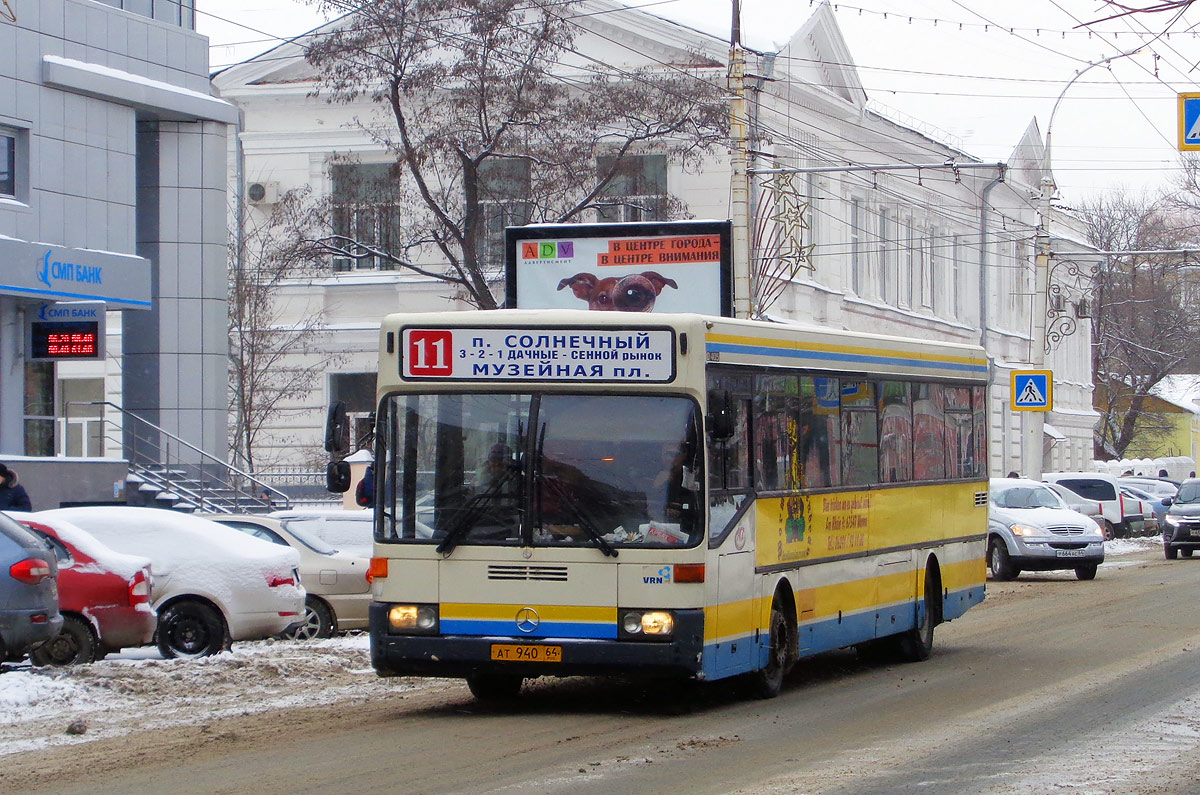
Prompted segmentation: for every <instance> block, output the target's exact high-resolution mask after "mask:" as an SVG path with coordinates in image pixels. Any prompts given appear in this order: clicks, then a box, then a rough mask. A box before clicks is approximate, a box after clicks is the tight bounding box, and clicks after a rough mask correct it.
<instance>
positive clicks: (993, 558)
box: [988, 538, 1018, 580]
mask: <svg viewBox="0 0 1200 795" xmlns="http://www.w3.org/2000/svg"><path fill="white" fill-rule="evenodd" d="M988 570H989V571H991V573H992V577H993V578H994V579H997V580H1011V579H1014V578H1015V577H1016V576H1017V574H1018V571H1017V569H1016V567H1015V566H1013V565H1012V560H1011V559H1010V558H1009V557H1008V547H1006V546H1004V541H1003V539H1000V538H993V539H992V543H991V544H989V545H988Z"/></svg>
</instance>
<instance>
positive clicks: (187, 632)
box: [32, 506, 304, 657]
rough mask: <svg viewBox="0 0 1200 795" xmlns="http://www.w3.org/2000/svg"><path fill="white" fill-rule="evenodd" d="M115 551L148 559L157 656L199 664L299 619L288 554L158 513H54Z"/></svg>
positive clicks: (296, 583) (294, 564) (296, 577)
mask: <svg viewBox="0 0 1200 795" xmlns="http://www.w3.org/2000/svg"><path fill="white" fill-rule="evenodd" d="M32 516H33V518H34V519H37V518H38V517H40V516H45V517H46V518H48V519H55V518H62V519H66V520H67V521H69V522H71V523H72V524H75V525H78V526H79V527H81V528H83V529H84V530H85V531H87V532H88V533H91V534H92V535H93V536H95V537H96V538H98V539H99V540H100V541H101V542H102V543H104V544H105V545H107V546H109V547H112V548H113V549H115V550H117V551H118V552H124V553H126V554H130V555H144V556H146V557H148V558H150V561H151V572H152V573H153V576H154V582H153V587H152V588H151V591H150V603H151V606H153V607H154V608H155V610H157V611H158V629H157V632H156V633H155V638H156V640H157V643H158V650H159V651H160V652H161V653H162V655H163V656H164V657H202V656H205V655H209V654H216V653H217V652H219V651H221V650H223V649H226V648H228V647H229V644H230V643H232V642H233V641H238V640H259V639H261V638H267V637H270V636H272V635H277V634H279V633H281V632H284V631H285V630H287V629H288V628H289V627H291V626H292V625H293V624H297V623H299V622H300V621H301V620H302V616H303V614H304V587H303V586H302V585H301V584H300V572H299V570H298V569H299V566H300V556H299V555H297V554H296V551H295V550H294V549H289V548H284V547H281V546H279V545H277V544H271V543H268V542H266V541H262V540H259V539H257V538H252V537H250V536H248V535H246V534H245V533H241V532H239V531H237V530H234V529H233V528H231V527H225V526H224V525H219V524H217V523H216V522H210V521H209V520H207V519H200V518H198V517H196V516H189V515H188V514H182V513H176V512H175V511H168V510H163V509H160V508H134V507H125V506H112V507H110V506H104V507H85V508H56V509H54V510H50V511H40V512H37V513H35V514H32Z"/></svg>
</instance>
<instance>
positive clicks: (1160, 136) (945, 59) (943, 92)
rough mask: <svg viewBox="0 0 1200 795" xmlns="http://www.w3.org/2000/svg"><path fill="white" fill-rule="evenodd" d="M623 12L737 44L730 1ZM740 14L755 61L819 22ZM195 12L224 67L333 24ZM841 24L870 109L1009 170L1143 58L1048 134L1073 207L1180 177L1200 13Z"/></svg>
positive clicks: (1041, 4)
mask: <svg viewBox="0 0 1200 795" xmlns="http://www.w3.org/2000/svg"><path fill="white" fill-rule="evenodd" d="M626 2H627V4H629V5H635V6H637V7H640V8H644V9H645V10H646V11H648V12H650V13H653V14H657V15H659V16H663V17H667V18H669V19H674V20H677V21H679V22H684V23H687V24H689V25H692V26H693V27H697V28H699V29H701V30H704V31H706V32H709V33H713V34H715V35H719V36H721V37H722V38H728V35H729V22H730V18H731V10H730V0H659V1H658V2H654V1H653V0H650V1H648V2H640V3H638V2H634V0H626ZM742 2H743V9H742V14H743V29H744V31H745V42H746V44H747V45H748V46H751V47H755V48H758V49H773V47H772V45H774V44H782V43H784V42H785V41H786V40H787V38H789V37H790V34H791V33H792V32H793V31H795V30H796V29H797V28H799V27H800V26H801V25H802V24H803V23H804V21H805V20H806V19H807V18H808V17H809V16H810V15H811V14H812V11H813V6H812V5H810V3H809V2H805V0H742ZM1149 4H1150V3H1149V2H1146V3H1142V4H1141V5H1149ZM1198 5H1200V4H1198ZM196 6H197V28H198V29H199V30H200V32H201V33H204V34H205V35H207V36H209V38H210V40H211V41H212V44H213V50H212V64H213V67H214V68H219V67H221V66H225V65H228V64H230V63H235V62H237V61H239V60H242V59H245V58H248V57H251V56H253V55H255V54H257V53H258V52H261V51H263V50H265V49H268V48H269V47H271V46H273V45H274V44H276V43H278V41H279V40H280V39H281V38H285V37H288V36H294V35H297V34H299V33H302V32H304V31H306V30H309V29H311V28H312V27H315V26H316V25H318V24H320V22H321V21H322V18H321V17H320V16H319V15H318V14H317V13H316V12H315V10H314V8H313V6H312V5H310V4H308V3H306V2H303V0H196ZM835 13H836V16H837V20H838V24H839V25H840V27H841V29H842V32H843V35H844V36H845V38H846V41H847V44H848V46H849V49H850V52H851V55H852V57H853V60H854V62H855V65H856V66H857V68H858V72H859V77H860V79H861V81H862V83H863V85H864V87H865V88H866V91H867V96H868V97H869V98H870V99H871V100H873V101H874V102H877V103H882V104H883V105H886V106H887V107H888V108H891V109H893V110H895V111H899V112H900V113H901V114H906V115H907V116H909V117H911V118H912V119H915V120H917V121H918V122H923V123H926V124H931V125H933V126H934V127H936V128H938V129H940V130H941V131H944V132H945V133H948V134H950V136H952V137H951V138H950V139H949V140H950V142H952V143H959V144H960V145H961V146H962V147H963V148H964V149H965V150H966V151H967V152H969V153H971V154H973V155H976V156H978V157H981V158H983V159H985V160H989V161H990V160H1007V159H1008V157H1009V155H1010V154H1011V152H1012V149H1013V147H1014V146H1015V145H1016V143H1017V141H1018V140H1019V139H1020V136H1021V134H1022V132H1023V131H1024V130H1025V128H1026V127H1027V126H1028V124H1029V122H1030V121H1031V120H1032V119H1034V118H1035V117H1036V118H1037V120H1038V124H1039V126H1040V128H1041V130H1042V132H1043V134H1045V132H1046V127H1047V124H1048V122H1049V119H1050V114H1051V110H1052V108H1053V107H1054V105H1055V100H1056V99H1057V98H1058V96H1059V95H1060V93H1062V92H1063V90H1064V89H1066V88H1067V84H1068V83H1069V82H1070V81H1071V79H1072V78H1073V77H1075V76H1076V74H1077V73H1078V71H1079V70H1081V69H1084V68H1085V67H1087V66H1088V64H1089V63H1093V62H1096V61H1099V60H1101V59H1104V58H1108V57H1111V56H1114V55H1118V54H1120V53H1127V52H1130V51H1132V50H1136V49H1138V48H1139V47H1141V48H1142V49H1141V51H1140V52H1138V53H1136V54H1134V55H1130V56H1128V57H1122V58H1119V59H1117V60H1115V61H1113V62H1112V63H1110V64H1108V65H1100V66H1096V67H1094V68H1091V69H1090V70H1089V71H1088V72H1087V74H1085V75H1083V76H1082V77H1080V78H1079V79H1078V80H1076V81H1075V83H1074V84H1073V85H1071V86H1070V88H1069V89H1067V91H1066V93H1065V94H1064V95H1063V98H1062V100H1061V102H1059V103H1058V110H1057V113H1056V114H1055V116H1054V123H1053V127H1052V129H1051V142H1052V148H1051V154H1052V158H1053V167H1054V172H1055V175H1056V177H1057V178H1058V183H1059V188H1060V191H1061V192H1062V195H1063V198H1064V199H1065V200H1066V201H1067V203H1071V202H1072V201H1078V200H1081V199H1084V198H1086V197H1088V196H1089V195H1092V194H1094V193H1095V192H1096V191H1111V190H1121V189H1134V190H1141V189H1153V188H1157V187H1168V186H1169V185H1170V181H1171V179H1172V176H1173V175H1174V174H1176V173H1177V172H1178V157H1179V153H1178V151H1177V144H1176V138H1177V135H1176V124H1177V120H1176V114H1177V95H1178V93H1179V92H1185V91H1200V68H1194V67H1195V64H1196V63H1197V61H1200V37H1198V35H1200V8H1198V9H1196V10H1195V11H1190V12H1188V13H1187V14H1185V15H1184V16H1182V17H1180V18H1178V19H1174V14H1164V13H1159V14H1154V15H1138V16H1133V17H1126V18H1123V19H1116V20H1111V21H1107V22H1103V23H1100V24H1097V25H1093V26H1090V28H1089V27H1079V26H1080V25H1081V23H1089V22H1094V21H1096V20H1099V19H1101V18H1103V17H1105V16H1108V15H1109V14H1111V13H1113V9H1111V7H1110V6H1107V5H1106V4H1105V3H1104V2H1103V0H1005V1H1004V2H994V0H852V2H850V3H849V4H847V3H837V4H836V5H835ZM1168 26H1169V30H1170V33H1169V34H1168V35H1166V36H1162V37H1159V38H1157V39H1156V40H1153V41H1152V40H1151V39H1152V38H1153V34H1158V33H1160V32H1162V31H1164V30H1166V29H1168ZM1193 26H1195V27H1193ZM1089 29H1090V30H1091V31H1092V32H1091V33H1090V34H1089V32H1088V30H1089ZM909 123H910V125H914V124H915V123H914V122H912V121H910V122H909Z"/></svg>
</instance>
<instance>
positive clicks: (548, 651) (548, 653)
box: [492, 643, 562, 663]
mask: <svg viewBox="0 0 1200 795" xmlns="http://www.w3.org/2000/svg"><path fill="white" fill-rule="evenodd" d="M492 659H493V660H503V661H505V662H544V663H560V662H562V646H532V645H528V644H520V643H493V644H492Z"/></svg>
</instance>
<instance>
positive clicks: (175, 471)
mask: <svg viewBox="0 0 1200 795" xmlns="http://www.w3.org/2000/svg"><path fill="white" fill-rule="evenodd" d="M72 406H100V407H101V412H100V414H101V416H100V418H99V420H100V421H101V422H103V423H104V428H105V432H104V433H105V435H107V434H108V431H109V430H110V429H111V430H114V431H115V432H116V433H117V434H118V436H119V437H120V438H122V439H123V442H124V445H123V446H124V447H125V448H126V449H127V450H129V451H131V454H130V456H129V459H130V460H129V470H130V472H131V474H133V475H135V476H136V477H137V478H139V479H140V480H141V481H142V482H143V483H147V484H149V485H150V486H152V487H153V488H154V489H156V490H158V491H159V492H160V493H159V495H158V496H157V497H156V499H158V500H159V501H164V502H172V503H173V504H175V507H191V508H192V509H193V510H196V511H204V512H209V513H241V512H247V511H250V512H256V511H269V510H272V509H279V508H288V507H291V499H290V498H289V497H288V495H287V494H285V493H283V492H282V491H280V490H279V489H277V488H275V487H274V486H271V485H269V484H267V483H265V482H264V481H263V480H261V479H259V478H258V477H256V476H254V475H251V474H250V473H249V472H243V471H242V470H240V469H238V468H237V467H234V466H232V465H230V464H229V463H227V462H225V461H222V460H221V459H219V458H217V457H216V456H214V455H212V454H211V453H207V452H205V451H204V450H201V449H200V448H199V447H197V446H195V445H194V444H192V443H190V442H187V441H185V440H183V439H181V438H179V437H178V436H176V435H175V434H173V433H171V432H170V431H168V430H166V429H165V428H161V427H159V426H158V425H155V424H154V423H152V422H150V421H149V420H147V419H144V418H142V417H139V416H138V415H137V414H134V413H133V412H132V411H129V410H127V409H125V408H122V407H121V406H118V405H116V404H115V403H112V402H111V401H107V400H79V401H70V402H68V403H67V404H66V406H65V407H64V412H63V413H64V415H65V417H64V419H65V422H66V424H67V425H68V426H69V425H70V423H71V407H72ZM105 409H113V410H114V411H116V412H118V413H119V414H120V416H121V418H122V422H121V423H120V424H118V423H116V422H114V421H113V420H111V419H110V418H109V416H108V412H107V411H105ZM89 419H92V420H95V419H96V418H94V417H92V418H89ZM164 495H165V496H164Z"/></svg>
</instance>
